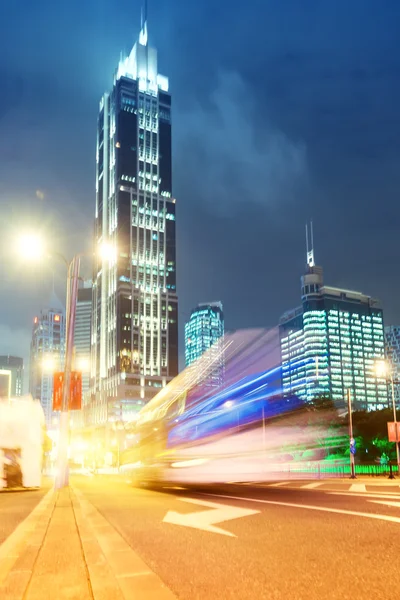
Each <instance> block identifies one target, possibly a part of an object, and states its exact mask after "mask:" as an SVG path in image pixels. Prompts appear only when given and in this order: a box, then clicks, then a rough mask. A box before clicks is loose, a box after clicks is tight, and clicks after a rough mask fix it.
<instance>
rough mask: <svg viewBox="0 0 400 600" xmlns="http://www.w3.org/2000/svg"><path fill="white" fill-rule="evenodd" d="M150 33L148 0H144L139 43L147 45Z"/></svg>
mask: <svg viewBox="0 0 400 600" xmlns="http://www.w3.org/2000/svg"><path fill="white" fill-rule="evenodd" d="M147 41H148V35H147V0H143V5H142V14H141V19H140V35H139V44H141V45H142V46H147Z"/></svg>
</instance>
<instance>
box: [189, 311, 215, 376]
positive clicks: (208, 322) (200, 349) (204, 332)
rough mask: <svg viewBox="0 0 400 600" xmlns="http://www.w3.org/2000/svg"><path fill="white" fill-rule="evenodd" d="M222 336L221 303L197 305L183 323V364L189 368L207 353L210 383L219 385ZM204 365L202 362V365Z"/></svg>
mask: <svg viewBox="0 0 400 600" xmlns="http://www.w3.org/2000/svg"><path fill="white" fill-rule="evenodd" d="M223 335H224V313H223V308H222V303H221V302H213V303H210V304H199V305H198V306H197V307H196V308H195V309H194V310H192V312H191V314H190V319H189V321H188V322H187V323H185V363H186V366H187V367H189V366H190V365H192V364H193V363H195V362H196V360H198V359H199V358H200V357H201V356H203V355H204V353H205V352H207V351H208V352H207V359H208V361H209V362H210V366H211V370H210V373H209V374H208V376H207V379H208V381H209V382H210V383H213V384H219V383H220V382H221V378H222V376H223V367H224V365H223V364H222V362H221V361H222V353H221V342H222V338H223ZM202 364H203V365H204V361H203V363H202Z"/></svg>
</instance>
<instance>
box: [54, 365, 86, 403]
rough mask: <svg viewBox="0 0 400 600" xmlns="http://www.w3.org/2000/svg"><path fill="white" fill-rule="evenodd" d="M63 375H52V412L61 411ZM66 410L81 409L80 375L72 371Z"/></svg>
mask: <svg viewBox="0 0 400 600" xmlns="http://www.w3.org/2000/svg"><path fill="white" fill-rule="evenodd" d="M63 387H64V373H54V379H53V411H54V412H56V411H60V410H61V409H62V399H63ZM69 390H70V391H69V398H68V410H80V409H81V408H82V373H80V372H79V371H72V373H71V379H70V386H69Z"/></svg>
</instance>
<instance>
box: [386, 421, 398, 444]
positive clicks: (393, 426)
mask: <svg viewBox="0 0 400 600" xmlns="http://www.w3.org/2000/svg"><path fill="white" fill-rule="evenodd" d="M387 428H388V439H389V442H400V421H398V422H394V421H388V424H387Z"/></svg>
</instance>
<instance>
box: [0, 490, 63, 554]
mask: <svg viewBox="0 0 400 600" xmlns="http://www.w3.org/2000/svg"><path fill="white" fill-rule="evenodd" d="M51 485H52V482H51V480H50V479H44V480H43V486H42V488H41V489H40V490H33V491H26V492H25V491H18V492H13V491H1V492H0V545H1V544H2V543H3V542H4V540H5V539H6V538H7V537H8V536H9V535H10V534H11V533H12V532H13V531H14V530H15V528H16V527H17V526H18V525H19V524H20V523H21V522H22V521H23V520H24V519H25V518H26V517H27V516H28V515H29V514H30V513H31V512H32V510H33V509H34V508H35V506H36V505H37V504H38V503H39V502H40V500H41V499H42V498H43V496H44V495H45V494H46V493H47V492H48V490H49V489H50V487H51Z"/></svg>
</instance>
